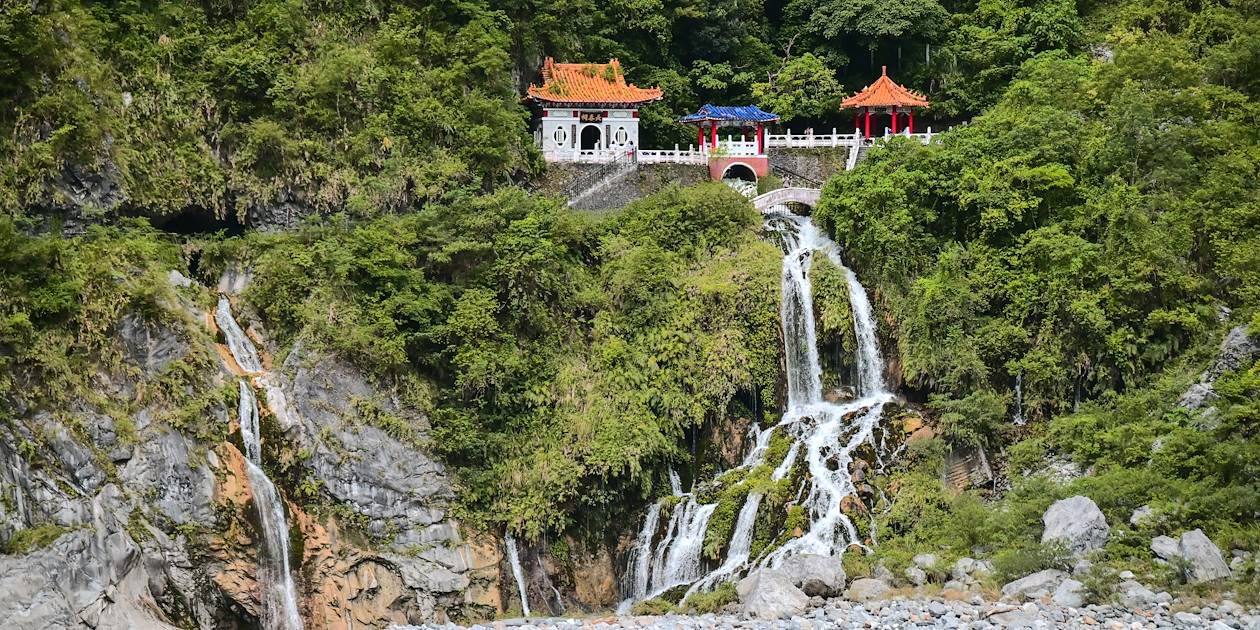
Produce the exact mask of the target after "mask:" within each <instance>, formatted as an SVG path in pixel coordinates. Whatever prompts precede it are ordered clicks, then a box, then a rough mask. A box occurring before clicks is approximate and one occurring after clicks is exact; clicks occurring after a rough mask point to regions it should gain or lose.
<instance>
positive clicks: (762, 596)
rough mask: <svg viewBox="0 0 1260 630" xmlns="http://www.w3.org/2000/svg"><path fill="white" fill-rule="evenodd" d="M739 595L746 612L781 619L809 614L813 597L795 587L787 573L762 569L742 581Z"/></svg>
mask: <svg viewBox="0 0 1260 630" xmlns="http://www.w3.org/2000/svg"><path fill="white" fill-rule="evenodd" d="M735 591H736V592H737V593H738V594H739V602H740V605H741V606H743V609H744V612H746V613H748V614H749V615H752V616H754V617H758V618H761V619H780V618H783V617H789V616H792V615H799V614H801V613H803V612H805V609H806V608H807V607H808V606H809V596H808V595H806V594H805V593H804V592H802V591H801V590H800V589H798V588H796V587H795V586H793V584H792V579H791V578H790V577H788V575H787V574H785V573H783V572H781V571H776V570H774V569H761V570H758V571H755V572H753V573H752V575H749V576H748V577H746V578H744V579H742V580H740V581H739V584H737V585H736V587H735Z"/></svg>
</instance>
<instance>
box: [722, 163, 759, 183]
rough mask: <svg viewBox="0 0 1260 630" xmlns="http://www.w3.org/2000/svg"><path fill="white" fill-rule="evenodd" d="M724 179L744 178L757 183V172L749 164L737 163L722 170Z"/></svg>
mask: <svg viewBox="0 0 1260 630" xmlns="http://www.w3.org/2000/svg"><path fill="white" fill-rule="evenodd" d="M722 179H742V180H744V181H746V182H752V183H754V184H755V183H757V174H756V173H754V172H753V170H752V169H751V168H749V167H748V166H747V165H744V164H738V163H736V164H732V165H730V166H728V167H726V170H725V171H722Z"/></svg>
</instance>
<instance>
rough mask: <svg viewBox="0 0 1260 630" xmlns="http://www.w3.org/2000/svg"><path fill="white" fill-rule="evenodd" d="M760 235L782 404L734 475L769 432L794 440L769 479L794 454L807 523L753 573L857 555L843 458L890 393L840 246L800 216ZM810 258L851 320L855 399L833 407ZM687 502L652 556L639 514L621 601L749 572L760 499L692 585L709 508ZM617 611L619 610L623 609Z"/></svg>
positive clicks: (651, 517)
mask: <svg viewBox="0 0 1260 630" xmlns="http://www.w3.org/2000/svg"><path fill="white" fill-rule="evenodd" d="M766 227H767V228H768V229H769V230H770V231H772V232H775V233H777V234H778V235H779V236H780V238H781V243H782V246H783V251H784V256H783V269H782V275H781V283H782V284H781V290H782V296H783V301H782V305H781V306H780V313H779V316H780V324H781V326H782V330H783V343H784V348H783V350H784V355H785V357H786V370H787V384H788V405H787V411H786V412H785V413H784V414H783V417H782V418H781V419H780V421H779V422H778V424H776V425H775V426H774V427H771V428H768V429H764V430H763V429H761V428H760V427H758V426H756V425H754V426H753V427H752V428H750V429H749V434H748V437H749V442H750V447H749V451H748V453H747V455H745V457H744V460H743V462H742V464H741V465H740V468H745V469H748V468H753V467H756V466H760V465H762V464H764V463H765V461H764V460H765V456H766V452H767V451H768V450H769V445H770V440H771V438H772V437H773V435H774V433H775V432H776V431H783V432H784V434H785V435H787V436H789V437H790V438H791V439H792V440H793V441H792V444H791V446H790V447H789V449H788V452H787V455H786V456H785V457H784V458H783V461H782V462H776V467H775V469H774V472H773V473H772V475H771V478H772V479H774V480H780V479H783V478H785V477H786V476H787V475H788V474H789V473H790V472H791V470H792V466H793V464H794V463H795V462H796V461H797V459H798V457H800V455H801V451H802V449H803V450H804V453H805V459H806V461H807V465H808V468H809V472H810V479H809V481H808V482H806V483H802V484H801V486H800V488H799V489H798V492H797V501H798V502H799V503H801V505H802V506H803V507H804V508H805V510H806V514H807V515H808V516H809V520H810V526H809V530H808V531H807V532H805V533H804V535H802V536H801V537H799V538H795V539H792V540H790V541H788V542H787V543H786V544H784V545H783V546H782V547H779V548H778V549H776V550H774V551H773V552H771V553H769V554H767V555H765V556H764V557H763V558H762V559H761V560H760V563H761V564H762V565H769V566H778V565H779V563H781V562H782V561H783V559H784V558H786V557H788V556H791V555H795V554H807V553H808V554H820V555H826V556H835V555H840V554H843V553H844V552H845V551H846V550H847V549H848V548H849V547H850V546H851V545H855V544H856V545H859V546H864V545H862V538H861V534H860V533H859V532H858V530H857V528H856V527H855V526H854V524H853V522H852V521H851V520H850V519H849V518H848V516H846V515H845V514H844V511H843V510H842V509H841V505H842V503H843V500H844V499H845V498H846V497H848V496H851V495H853V494H855V493H856V487H855V486H854V483H853V479H852V478H851V477H850V474H849V464H850V462H851V461H852V453H853V451H854V450H855V449H857V448H858V447H859V446H860V445H861V444H862V443H863V442H867V441H870V439H871V433H872V430H873V429H874V427H875V424H876V423H877V422H878V421H879V419H880V417H881V416H882V414H883V407H884V405H885V404H886V403H887V402H888V401H890V400H891V399H892V394H891V393H889V392H888V391H887V389H886V387H885V385H884V379H883V372H884V363H883V358H882V356H881V355H880V352H879V342H878V339H877V336H876V325H875V319H874V316H873V314H872V309H871V304H870V300H869V298H868V297H867V294H866V289H865V288H864V287H863V286H862V284H861V283H860V282H859V281H858V279H857V275H856V274H854V273H853V271H852V270H850V269H849V268H848V267H846V266H845V265H844V264H843V262H842V261H841V259H840V248H839V246H838V245H836V243H835V242H834V241H832V240H831V239H830V238H828V237H827V236H826V235H825V234H823V233H822V232H821V231H820V230H818V229H817V228H816V227H815V226H814V224H813V222H812V221H811V220H810V219H809V218H808V217H800V216H795V215H793V214H790V213H788V212H786V211H784V210H783V209H779V210H775V211H771V212H770V213H768V216H767V223H766ZM818 255H823V256H827V257H828V258H829V259H830V260H831V261H832V262H833V263H835V264H836V266H838V267H839V268H840V269H842V270H843V271H844V273H845V278H846V281H847V284H848V289H849V303H850V308H851V310H852V312H853V330H854V336H855V337H856V342H857V351H856V354H857V356H856V358H855V359H856V360H855V364H856V366H857V375H856V380H857V383H856V389H857V399H856V400H853V401H851V402H848V403H845V404H840V405H837V404H833V403H829V402H826V401H825V400H824V398H823V387H822V365H821V362H820V361H819V357H818V339H817V328H816V325H815V322H814V306H813V305H814V302H813V287H812V285H811V284H810V278H809V271H810V267H811V263H812V261H813V258H814V256H818ZM677 493H678V492H677V489H676V490H675V494H677ZM687 496H688V500H687V503H686V504H685V505H682V504H680V505H676V506H675V508H674V512H673V514H672V515H671V517H670V522H669V525H668V526H667V527H666V528H665V534H664V537H663V538H662V539H661V541H660V543H658V545H657V546H656V547H655V548H653V547H652V537H653V536H654V535H655V532H656V530H657V526H658V524H659V519H660V509H661V502H658V503H656V504H655V505H653V506H652V507H650V508H649V509H648V513H647V516H646V517H645V521H644V527H643V530H642V531H640V533H639V537H638V540H637V544H636V552H635V556H634V560H635V562H634V564H633V566H632V567H631V570H632V571H633V572H634V574H633V578H634V581H633V587H634V588H633V589H628V590H630V592H629V593H628V595H629V597H630V598H633V599H641V598H643V597H648V596H651V594H654V593H660V592H663V591H664V590H666V589H668V588H670V587H673V586H676V585H678V584H686V583H688V582H691V583H692V585H691V587H690V589H689V590H688V591H687V593H688V595H689V594H691V593H692V592H695V591H697V590H701V589H705V588H710V587H712V586H713V585H715V584H717V583H718V582H719V581H721V580H726V579H730V578H732V577H734V576H738V575H739V574H740V572H741V571H743V570H745V569H747V568H749V566H750V558H749V554H750V552H751V547H752V536H753V530H754V526H755V524H756V516H757V510H758V509H759V508H760V505H761V501H762V499H763V495H762V494H761V493H759V492H750V493H749V494H748V497H747V498H746V499H745V502H744V505H743V507H742V508H741V509H740V512H739V516H738V518H737V520H736V523H735V527H734V529H733V531H732V534H731V539H730V541H729V545H728V552H727V556H726V559H725V561H724V562H723V563H722V565H721V566H719V567H718V568H717V569H715V570H713V571H711V572H709V573H708V574H707V575H705V576H704V577H703V578H700V579H699V580H698V581H696V580H697V577H698V573H699V569H700V563H699V550H700V547H701V546H702V545H703V539H704V529H705V527H707V524H708V517H709V516H710V515H711V514H712V512H713V510H714V509H716V506H715V505H707V506H700V505H697V503H696V500H695V498H694V496H691V495H687ZM662 501H664V500H662ZM693 552H694V555H693ZM649 568H650V571H649V570H648V569H649ZM649 573H650V575H648V574H649ZM640 584H642V587H641V588H640ZM628 601H630V600H629V599H628V600H627V602H628ZM623 609H628V606H627V605H623Z"/></svg>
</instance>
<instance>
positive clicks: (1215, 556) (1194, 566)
mask: <svg viewBox="0 0 1260 630" xmlns="http://www.w3.org/2000/svg"><path fill="white" fill-rule="evenodd" d="M1180 547H1181V557H1182V558H1183V559H1185V562H1186V579H1188V580H1189V581H1191V582H1195V583H1197V582H1211V581H1214V580H1223V579H1226V578H1229V577H1230V576H1231V575H1232V573H1231V572H1230V570H1229V565H1228V564H1225V558H1223V557H1222V556H1221V550H1220V549H1219V548H1217V546H1216V545H1215V544H1213V543H1212V540H1211V539H1209V538H1208V537H1207V535H1205V534H1204V533H1203V530H1201V529H1196V530H1192V531H1188V532H1186V533H1184V534H1182V535H1181V545H1180Z"/></svg>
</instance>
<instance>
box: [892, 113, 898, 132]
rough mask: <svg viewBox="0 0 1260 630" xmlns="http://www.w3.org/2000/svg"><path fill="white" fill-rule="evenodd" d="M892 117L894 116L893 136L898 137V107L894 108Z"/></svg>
mask: <svg viewBox="0 0 1260 630" xmlns="http://www.w3.org/2000/svg"><path fill="white" fill-rule="evenodd" d="M892 116H893V122H892V131H893V135H896V133H897V108H896V107H894V108H893V110H892Z"/></svg>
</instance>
